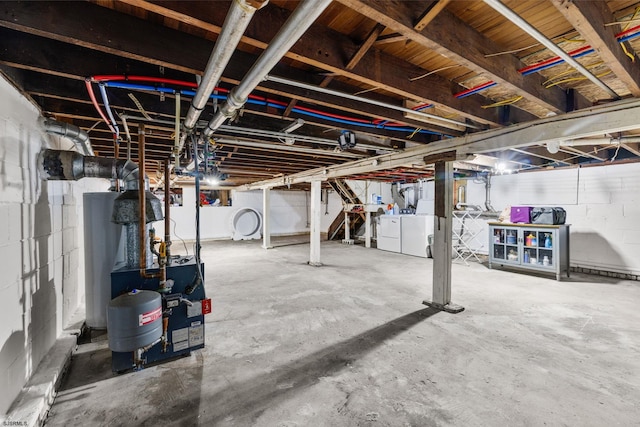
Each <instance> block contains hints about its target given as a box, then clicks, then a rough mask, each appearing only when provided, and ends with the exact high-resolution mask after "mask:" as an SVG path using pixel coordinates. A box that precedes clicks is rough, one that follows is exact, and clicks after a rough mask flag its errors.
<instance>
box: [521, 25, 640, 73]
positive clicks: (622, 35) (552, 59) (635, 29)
mask: <svg viewBox="0 0 640 427" xmlns="http://www.w3.org/2000/svg"><path fill="white" fill-rule="evenodd" d="M638 30H640V25H636V26H635V27H631V28H629V29H627V30H624V31H621V32H619V33H618V34H616V39H619V38H621V37H624V36H626V35H627V34H630V33H634V32H636V31H638ZM589 49H591V46H583V47H581V48H579V49H576V50H573V51H571V52H569V55H571V56H574V55H577V54H579V53H581V52H584V51H585V50H589ZM560 61H563V59H562V58H560V57H559V56H556V57H553V58H549V59H546V60H544V61H541V62H537V63H535V64H532V65H529V66H527V67H524V68H521V69H519V70H518V71H519V72H521V73H524V72H527V71H530V70H532V69H534V68H538V67H542V66H545V65H549V64H551V63H553V62H560Z"/></svg>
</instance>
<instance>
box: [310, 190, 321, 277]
mask: <svg viewBox="0 0 640 427" xmlns="http://www.w3.org/2000/svg"><path fill="white" fill-rule="evenodd" d="M321 184H322V182H321V181H311V233H310V234H311V236H310V241H311V242H310V243H311V251H310V252H311V253H310V255H309V265H313V266H315V267H318V266H320V265H322V263H321V262H320V222H321V220H322V215H321V213H322V212H321V211H322V209H321V208H322V200H321V199H320V192H321V191H322V190H321Z"/></svg>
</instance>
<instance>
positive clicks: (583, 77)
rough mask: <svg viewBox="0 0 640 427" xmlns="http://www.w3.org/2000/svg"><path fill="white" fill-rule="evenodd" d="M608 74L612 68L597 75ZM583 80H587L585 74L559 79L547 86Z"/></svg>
mask: <svg viewBox="0 0 640 427" xmlns="http://www.w3.org/2000/svg"><path fill="white" fill-rule="evenodd" d="M608 74H611V70H607V71H604V72H602V73H600V74H596V77H598V78H600V77H604V76H606V75H608ZM582 80H587V78H586V77H585V76H580V77H571V78H568V79H564V80H558V81H557V82H553V83H551V84H549V85H546V86H545V88H546V89H549V88H551V87H554V86H557V85H559V84H562V83H569V82H577V81H582Z"/></svg>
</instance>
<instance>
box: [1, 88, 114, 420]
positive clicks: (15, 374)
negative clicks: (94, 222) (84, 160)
mask: <svg viewBox="0 0 640 427" xmlns="http://www.w3.org/2000/svg"><path fill="white" fill-rule="evenodd" d="M38 117H39V112H38V110H37V108H36V107H35V106H34V105H33V104H31V103H30V102H29V101H28V100H27V99H26V98H24V97H23V96H22V95H20V94H19V92H18V91H17V90H15V88H14V87H13V86H11V85H10V84H9V83H8V82H7V81H6V80H5V79H4V78H3V77H0V269H1V270H2V275H0V301H2V309H1V310H0V390H2V392H1V393H0V414H5V413H6V412H7V411H8V409H9V406H10V405H11V403H12V401H13V400H14V399H15V397H16V396H17V395H18V393H19V392H20V390H21V388H22V386H23V385H24V384H25V383H26V381H27V380H28V378H29V377H30V376H31V374H32V373H33V372H34V370H35V369H36V368H37V366H38V364H39V363H40V361H41V360H42V358H43V356H44V355H45V354H46V353H47V351H48V350H49V349H50V348H51V346H52V345H53V343H54V342H55V340H56V338H57V337H58V336H59V335H60V333H61V332H62V328H63V326H65V325H66V324H67V322H68V320H69V318H70V316H71V315H72V314H74V313H75V311H76V310H77V309H78V307H79V306H80V305H81V304H82V302H83V301H84V286H83V284H84V281H83V278H84V257H83V249H82V247H83V243H82V242H83V227H82V221H83V217H82V194H83V193H84V192H85V191H102V190H106V188H107V187H108V182H106V181H103V180H97V179H85V180H81V181H78V182H43V181H41V180H40V179H39V177H38V173H37V167H36V157H37V155H38V153H39V152H40V149H41V148H42V147H49V148H59V149H69V148H70V147H71V146H72V144H71V143H70V142H69V141H66V140H61V139H59V138H53V137H50V136H48V135H44V133H43V132H42V131H41V130H40V128H39V126H38V122H37V120H38Z"/></svg>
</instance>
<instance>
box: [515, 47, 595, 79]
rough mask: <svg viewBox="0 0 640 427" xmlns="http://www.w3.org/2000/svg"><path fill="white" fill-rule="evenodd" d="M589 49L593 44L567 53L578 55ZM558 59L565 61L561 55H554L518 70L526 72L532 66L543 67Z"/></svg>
mask: <svg viewBox="0 0 640 427" xmlns="http://www.w3.org/2000/svg"><path fill="white" fill-rule="evenodd" d="M589 49H591V46H583V47H581V48H579V49H576V50H572V51H570V52H567V53H568V54H569V55H570V56H574V55H578V54H580V53H582V52H584V51H586V50H589ZM556 61H563V59H562V58H560V57H559V56H555V57H553V58H549V59H545V60H544V61H540V62H537V63H535V64H531V65H529V66H526V67H524V68H521V69H519V70H518V71H519V72H521V73H524V72H526V71H529V70H531V69H532V68H538V67H542V66H544V65H548V64H550V63H553V62H556Z"/></svg>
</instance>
